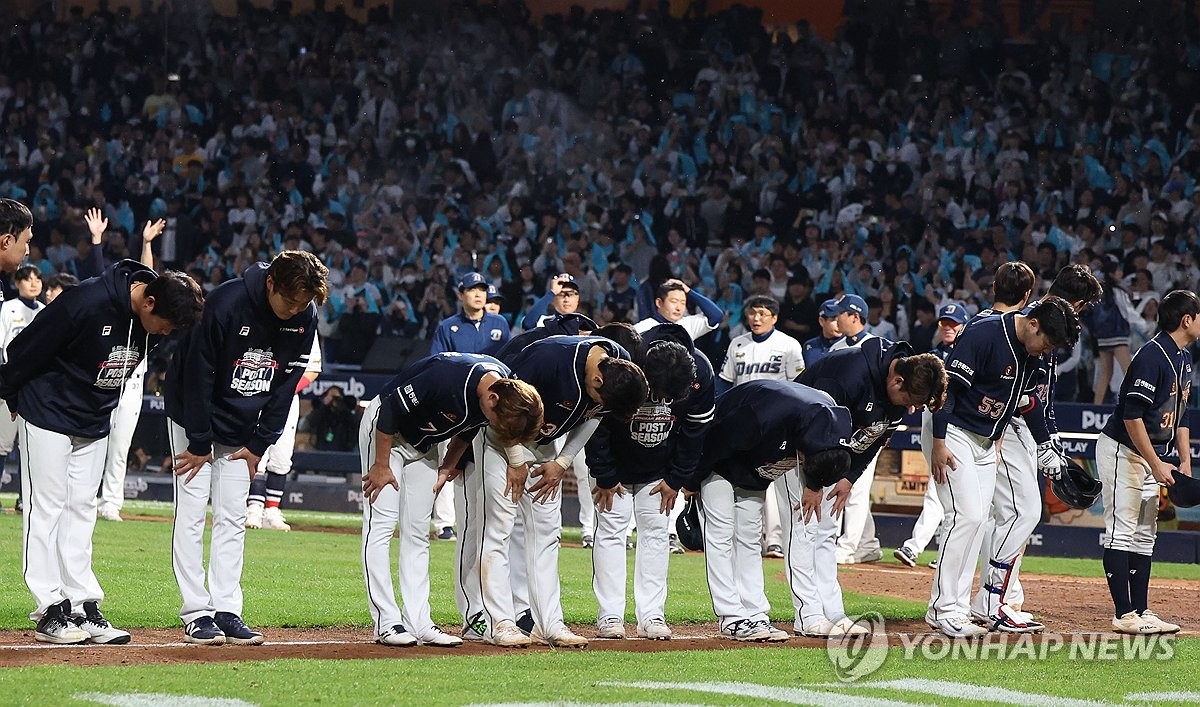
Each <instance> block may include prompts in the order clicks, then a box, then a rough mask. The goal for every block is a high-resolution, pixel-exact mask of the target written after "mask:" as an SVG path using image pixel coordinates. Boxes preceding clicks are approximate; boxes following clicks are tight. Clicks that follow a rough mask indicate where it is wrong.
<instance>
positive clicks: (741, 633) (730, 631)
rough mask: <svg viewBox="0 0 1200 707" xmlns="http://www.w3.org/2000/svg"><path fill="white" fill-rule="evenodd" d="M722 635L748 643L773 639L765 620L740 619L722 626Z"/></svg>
mask: <svg viewBox="0 0 1200 707" xmlns="http://www.w3.org/2000/svg"><path fill="white" fill-rule="evenodd" d="M721 637H722V638H732V639H733V640H735V641H743V642H747V643H759V642H762V641H769V640H771V630H770V629H769V628H767V627H766V624H765V622H759V621H751V620H750V619H739V620H737V621H734V622H733V623H731V624H729V625H728V626H726V627H724V628H722V629H721Z"/></svg>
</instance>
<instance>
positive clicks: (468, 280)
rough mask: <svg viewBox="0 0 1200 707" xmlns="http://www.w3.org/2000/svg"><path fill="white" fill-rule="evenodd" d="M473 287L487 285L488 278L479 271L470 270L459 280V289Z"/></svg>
mask: <svg viewBox="0 0 1200 707" xmlns="http://www.w3.org/2000/svg"><path fill="white" fill-rule="evenodd" d="M472 287H487V280H484V279H483V275H480V274H479V273H477V272H469V273H467V274H466V275H463V276H462V279H461V280H459V281H458V291H459V292H462V291H463V290H469V289H471V288H472Z"/></svg>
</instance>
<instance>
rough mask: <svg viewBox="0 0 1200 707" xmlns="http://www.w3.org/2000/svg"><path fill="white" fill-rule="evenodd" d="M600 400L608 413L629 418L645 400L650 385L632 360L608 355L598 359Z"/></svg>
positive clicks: (621, 417)
mask: <svg viewBox="0 0 1200 707" xmlns="http://www.w3.org/2000/svg"><path fill="white" fill-rule="evenodd" d="M600 375H601V376H603V378H604V382H603V383H601V384H600V400H602V401H603V402H604V407H605V408H606V409H607V410H608V412H609V414H610V415H612V416H614V417H617V418H619V419H629V418H630V417H633V413H635V412H637V410H638V408H640V407H641V406H642V404H643V403H645V402H646V396H647V395H649V393H650V386H649V384H648V383H646V374H645V373H642V369H640V368H638V367H637V364H635V363H633V362H632V361H626V360H625V359H622V358H615V357H613V356H608V357H605V358H603V359H601V360H600Z"/></svg>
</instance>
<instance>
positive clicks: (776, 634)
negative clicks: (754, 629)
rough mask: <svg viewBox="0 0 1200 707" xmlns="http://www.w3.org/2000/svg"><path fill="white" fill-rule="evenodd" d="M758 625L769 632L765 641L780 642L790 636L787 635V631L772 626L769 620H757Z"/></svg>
mask: <svg viewBox="0 0 1200 707" xmlns="http://www.w3.org/2000/svg"><path fill="white" fill-rule="evenodd" d="M758 625H759V626H760V627H762V628H763V629H765V630H766V632H767V633H768V634H770V635H769V636H768V637H767V641H769V642H771V643H782V642H783V641H786V640H787V639H789V638H791V636H788V635H787V631H780V630H779V629H777V628H775V627H774V626H772V625H771V622H770V621H759V622H758Z"/></svg>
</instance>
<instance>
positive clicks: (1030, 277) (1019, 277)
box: [992, 260, 1037, 307]
mask: <svg viewBox="0 0 1200 707" xmlns="http://www.w3.org/2000/svg"><path fill="white" fill-rule="evenodd" d="M1036 281H1037V280H1036V276H1035V275H1034V274H1033V268H1031V267H1029V266H1028V265H1026V264H1025V263H1023V262H1021V261H1019V260H1013V261H1009V262H1007V263H1003V264H1002V265H1001V266H1000V267H999V268H997V269H996V279H995V280H993V281H992V293H993V295H994V296H995V298H996V302H998V303H1000V304H1007V305H1009V306H1010V307H1011V306H1016V305H1018V304H1021V301H1022V300H1024V299H1025V298H1026V297H1028V296H1029V295H1030V294H1031V293H1032V292H1033V283H1034V282H1036Z"/></svg>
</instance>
